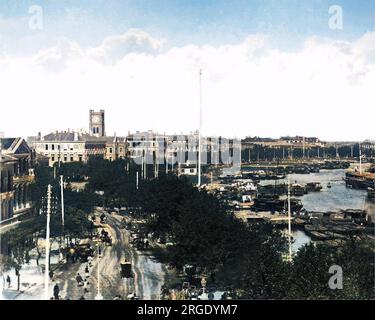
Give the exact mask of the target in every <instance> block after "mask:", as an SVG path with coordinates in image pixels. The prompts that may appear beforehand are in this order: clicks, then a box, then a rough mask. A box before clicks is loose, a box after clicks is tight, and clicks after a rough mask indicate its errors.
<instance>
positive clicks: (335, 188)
mask: <svg viewBox="0 0 375 320" xmlns="http://www.w3.org/2000/svg"><path fill="white" fill-rule="evenodd" d="M344 177H345V170H342V169H337V170H320V172H318V173H310V174H290V175H288V177H287V178H286V179H284V180H278V183H287V182H288V178H289V179H290V183H301V184H305V183H308V182H320V183H321V184H322V186H323V189H322V190H321V191H320V192H310V193H308V194H306V195H304V196H301V197H295V198H299V199H301V201H302V204H303V206H304V208H305V209H306V210H307V211H337V210H340V209H361V210H366V211H367V213H368V214H370V215H375V206H374V203H370V202H367V201H366V196H367V192H366V190H355V189H350V188H347V187H346V185H345V181H344V180H343V178H344ZM269 183H271V182H270V181H262V184H269ZM328 183H330V185H331V188H327V185H328ZM284 232H286V230H284ZM293 238H294V243H293V250H294V251H297V250H298V249H299V248H300V247H301V246H303V245H305V244H307V243H309V242H310V241H311V238H310V237H309V236H308V235H306V234H305V232H304V231H302V230H294V231H293Z"/></svg>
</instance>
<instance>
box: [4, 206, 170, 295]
mask: <svg viewBox="0 0 375 320" xmlns="http://www.w3.org/2000/svg"><path fill="white" fill-rule="evenodd" d="M100 214H101V213H99V212H96V216H97V221H99V215H100ZM106 216H107V221H106V224H98V226H99V227H100V228H99V229H102V228H105V230H106V231H107V232H108V233H109V235H110V237H111V238H112V246H108V245H107V246H106V245H105V244H104V243H101V244H100V246H101V258H100V263H99V268H100V288H101V294H102V296H103V299H105V300H113V299H114V298H115V297H116V296H121V299H126V298H127V296H128V295H129V294H131V293H135V294H136V295H137V297H138V298H139V299H142V300H150V299H153V300H157V299H160V292H161V286H162V285H163V283H164V279H165V276H166V273H167V270H166V267H165V266H164V265H162V264H161V263H159V262H157V261H155V259H154V258H153V257H152V256H151V255H150V254H149V253H148V252H147V251H143V252H140V251H137V250H136V249H134V248H133V247H132V246H131V245H130V243H129V236H130V234H129V231H127V230H126V229H124V228H122V226H121V220H122V216H120V215H116V214H106ZM93 247H95V243H93ZM125 258H126V259H127V260H128V261H129V262H131V264H132V271H133V278H128V279H126V278H121V274H120V270H121V267H120V262H121V261H123V260H124V259H125ZM87 265H88V263H80V262H76V263H69V264H61V265H60V266H59V267H58V268H57V269H56V270H55V271H54V276H53V280H52V281H50V284H49V291H50V297H52V296H53V286H54V285H55V284H56V283H57V284H58V285H59V288H60V296H61V298H62V299H69V300H78V299H81V298H82V297H84V298H85V299H86V300H93V299H95V297H96V295H97V293H98V292H97V284H98V282H97V271H98V269H97V268H98V257H97V254H96V247H95V255H94V259H93V262H92V266H91V267H90V268H89V277H88V285H87V289H88V292H87V293H84V287H79V286H78V285H77V281H76V276H77V273H79V274H80V275H81V276H82V277H83V278H84V277H85V268H86V266H87ZM34 271H35V270H34ZM32 279H33V280H32V281H31V284H30V285H29V286H28V287H27V288H26V289H23V290H22V291H20V292H17V291H15V290H4V291H3V297H4V298H6V299H17V300H18V299H21V300H23V299H43V298H44V282H43V279H44V278H43V273H42V272H40V271H39V272H38V274H37V275H36V276H34V277H33V278H32Z"/></svg>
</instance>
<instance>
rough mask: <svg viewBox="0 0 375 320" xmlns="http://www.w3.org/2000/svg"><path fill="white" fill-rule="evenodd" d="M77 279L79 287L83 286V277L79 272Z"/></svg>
mask: <svg viewBox="0 0 375 320" xmlns="http://www.w3.org/2000/svg"><path fill="white" fill-rule="evenodd" d="M76 281H77V284H78V286H79V287H82V286H83V278H82V276H81V275H80V274H79V273H77V277H76Z"/></svg>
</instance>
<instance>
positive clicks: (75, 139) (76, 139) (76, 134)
mask: <svg viewBox="0 0 375 320" xmlns="http://www.w3.org/2000/svg"><path fill="white" fill-rule="evenodd" d="M74 141H78V132H76V131H74Z"/></svg>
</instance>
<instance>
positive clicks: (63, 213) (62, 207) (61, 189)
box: [60, 176, 65, 228]
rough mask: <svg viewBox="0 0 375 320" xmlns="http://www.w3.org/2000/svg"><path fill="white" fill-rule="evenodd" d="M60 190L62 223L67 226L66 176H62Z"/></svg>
mask: <svg viewBox="0 0 375 320" xmlns="http://www.w3.org/2000/svg"><path fill="white" fill-rule="evenodd" d="M60 191H61V224H62V226H63V228H64V227H65V211H64V176H60Z"/></svg>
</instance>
